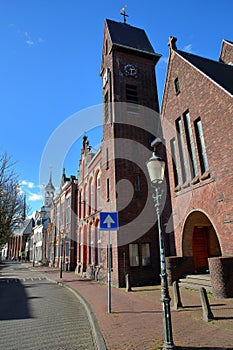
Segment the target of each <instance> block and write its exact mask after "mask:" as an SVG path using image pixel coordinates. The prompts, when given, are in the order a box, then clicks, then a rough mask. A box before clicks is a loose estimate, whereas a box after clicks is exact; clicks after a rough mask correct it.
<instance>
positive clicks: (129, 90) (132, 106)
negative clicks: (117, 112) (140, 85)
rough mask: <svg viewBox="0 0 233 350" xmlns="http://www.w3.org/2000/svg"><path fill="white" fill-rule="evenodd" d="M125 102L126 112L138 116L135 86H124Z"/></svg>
mask: <svg viewBox="0 0 233 350" xmlns="http://www.w3.org/2000/svg"><path fill="white" fill-rule="evenodd" d="M126 102H127V111H128V112H129V113H132V114H133V113H136V114H138V105H137V103H138V92H137V86H134V85H128V84H127V85H126Z"/></svg>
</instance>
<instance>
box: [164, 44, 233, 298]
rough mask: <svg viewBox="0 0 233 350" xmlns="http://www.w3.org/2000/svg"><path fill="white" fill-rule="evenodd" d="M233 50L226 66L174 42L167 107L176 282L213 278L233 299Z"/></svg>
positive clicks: (226, 47) (227, 47)
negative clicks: (201, 275)
mask: <svg viewBox="0 0 233 350" xmlns="http://www.w3.org/2000/svg"><path fill="white" fill-rule="evenodd" d="M232 63H233V44H232V43H231V42H229V41H226V40H224V41H223V44H222V50H221V57H220V62H219V61H213V60H210V59H207V58H203V57H200V56H196V55H193V54H191V53H187V52H183V51H180V50H178V49H177V47H176V38H173V37H171V38H170V57H169V63H168V69H167V77H166V83H165V89H164V95H163V103H162V112H161V113H162V125H163V131H164V137H165V140H166V148H167V159H168V170H169V180H170V189H171V200H172V211H173V221H174V231H175V245H176V255H177V257H173V258H169V259H168V264H169V266H170V267H172V266H173V267H174V266H176V268H174V269H172V270H171V271H170V277H171V278H173V279H176V278H178V277H180V276H181V275H182V274H184V273H194V272H208V271H210V275H211V281H212V286H213V289H214V292H215V293H216V294H217V295H220V296H231V297H232V296H233V267H232V266H233V168H232V163H233V154H232V149H233V141H232V127H233V117H232V116H233V103H232V102H233V100H232V95H233V66H232Z"/></svg>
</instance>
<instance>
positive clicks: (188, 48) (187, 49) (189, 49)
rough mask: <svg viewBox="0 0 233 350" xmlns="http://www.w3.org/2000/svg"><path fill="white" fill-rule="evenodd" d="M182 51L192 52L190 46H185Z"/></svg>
mask: <svg viewBox="0 0 233 350" xmlns="http://www.w3.org/2000/svg"><path fill="white" fill-rule="evenodd" d="M183 51H186V52H189V53H191V52H192V44H188V45H185V47H184V48H183Z"/></svg>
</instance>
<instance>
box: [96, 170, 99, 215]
mask: <svg viewBox="0 0 233 350" xmlns="http://www.w3.org/2000/svg"><path fill="white" fill-rule="evenodd" d="M96 209H97V210H99V209H100V172H98V175H97V178H96Z"/></svg>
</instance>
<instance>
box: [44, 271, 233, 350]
mask: <svg viewBox="0 0 233 350" xmlns="http://www.w3.org/2000/svg"><path fill="white" fill-rule="evenodd" d="M39 270H40V271H41V272H42V271H43V272H44V273H45V274H46V275H47V277H49V278H51V279H53V280H56V281H58V282H61V281H60V278H59V271H56V270H52V269H49V268H38V271H39ZM62 283H63V284H64V285H67V286H69V287H71V288H73V289H75V290H76V291H78V293H79V294H81V295H82V296H83V297H84V298H85V299H86V300H87V302H88V303H89V305H90V306H91V308H92V310H93V312H94V314H95V316H96V318H97V320H98V323H99V327H100V329H101V331H102V334H103V336H104V339H105V342H106V346H107V349H108V350H139V349H140V350H155V349H161V345H162V343H163V342H162V339H163V328H162V313H161V303H160V287H159V286H152V287H138V288H133V291H132V292H125V290H124V289H118V288H111V291H112V313H111V314H108V312H107V286H106V285H105V284H101V283H98V282H95V281H90V280H88V279H83V278H80V277H79V276H77V275H75V274H74V273H72V272H64V273H63V279H62ZM172 294H173V293H172V290H170V295H171V298H172V297H173V295H172ZM181 298H182V303H183V309H182V310H179V311H175V310H172V325H173V338H174V343H175V345H176V346H177V347H178V349H193V350H194V349H213V350H217V349H233V299H216V298H213V297H210V298H209V301H210V305H211V310H212V312H213V314H214V316H215V320H214V321H212V322H209V323H207V322H205V321H203V320H202V309H201V302H200V297H199V292H196V291H189V290H186V289H181ZM172 304H173V303H172V301H171V306H172Z"/></svg>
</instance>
